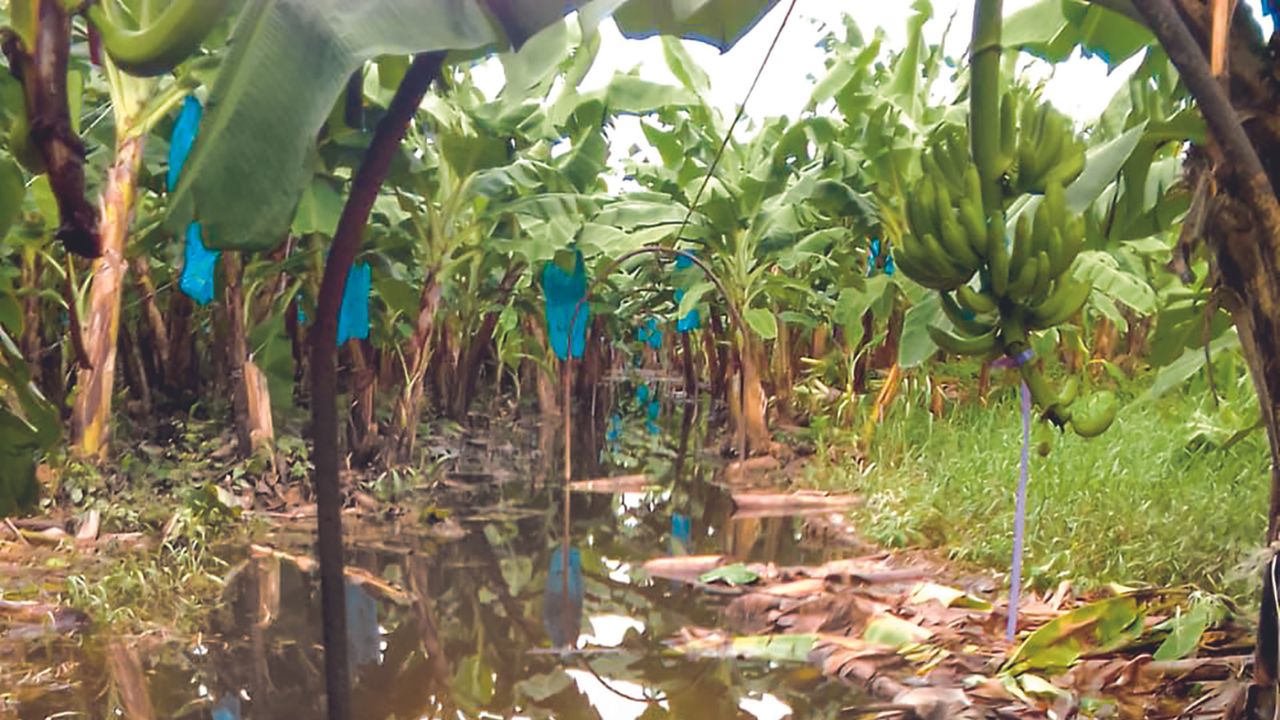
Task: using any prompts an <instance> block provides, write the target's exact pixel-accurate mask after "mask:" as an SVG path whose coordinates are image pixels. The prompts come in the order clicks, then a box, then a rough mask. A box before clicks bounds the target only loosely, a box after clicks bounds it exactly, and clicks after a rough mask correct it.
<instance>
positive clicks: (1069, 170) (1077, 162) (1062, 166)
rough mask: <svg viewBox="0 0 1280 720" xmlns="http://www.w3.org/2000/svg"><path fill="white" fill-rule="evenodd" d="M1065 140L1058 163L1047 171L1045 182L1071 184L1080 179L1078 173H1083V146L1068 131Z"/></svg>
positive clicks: (1068, 130)
mask: <svg viewBox="0 0 1280 720" xmlns="http://www.w3.org/2000/svg"><path fill="white" fill-rule="evenodd" d="M1065 132H1067V133H1068V137H1067V139H1066V140H1065V141H1064V142H1063V148H1062V151H1061V153H1060V154H1059V156H1058V162H1057V163H1056V164H1055V165H1054V166H1053V167H1052V168H1050V169H1049V172H1048V174H1047V175H1046V176H1045V181H1046V182H1058V183H1062V184H1064V185H1065V184H1067V183H1070V182H1073V181H1074V180H1075V179H1076V178H1078V177H1080V173H1082V172H1084V163H1085V155H1084V146H1083V145H1082V144H1081V143H1080V142H1079V140H1077V139H1076V137H1075V136H1074V135H1072V134H1070V133H1071V131H1070V129H1067V130H1066V131H1065Z"/></svg>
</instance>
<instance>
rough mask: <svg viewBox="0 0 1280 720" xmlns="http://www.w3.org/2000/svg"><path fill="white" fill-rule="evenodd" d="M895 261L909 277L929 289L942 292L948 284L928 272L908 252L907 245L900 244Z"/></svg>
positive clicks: (894, 257)
mask: <svg viewBox="0 0 1280 720" xmlns="http://www.w3.org/2000/svg"><path fill="white" fill-rule="evenodd" d="M893 261H894V263H895V264H896V265H897V266H898V268H899V269H901V270H902V272H903V273H905V274H906V276H907V277H909V278H911V279H912V280H913V281H915V282H917V283H919V284H921V285H923V286H925V287H927V288H930V289H932V290H941V289H942V288H943V287H944V286H945V285H946V284H947V283H945V282H942V281H941V280H940V279H939V278H938V277H937V276H935V275H933V274H932V273H930V272H929V271H928V270H926V269H925V268H924V266H923V265H921V264H920V262H919V261H918V259H917V258H916V256H915V255H914V254H913V253H912V252H910V251H909V250H907V247H906V245H905V243H899V244H898V248H897V250H896V251H895V252H894V254H893Z"/></svg>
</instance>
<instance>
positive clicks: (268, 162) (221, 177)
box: [168, 0, 777, 250]
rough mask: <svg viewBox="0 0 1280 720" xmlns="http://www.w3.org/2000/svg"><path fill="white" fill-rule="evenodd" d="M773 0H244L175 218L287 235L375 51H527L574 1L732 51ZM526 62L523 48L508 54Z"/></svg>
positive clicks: (212, 243) (640, 27)
mask: <svg viewBox="0 0 1280 720" xmlns="http://www.w3.org/2000/svg"><path fill="white" fill-rule="evenodd" d="M776 2H777V0H592V1H591V2H585V1H584V0H501V1H499V0H430V1H428V0H360V2H355V3H353V2H350V0H246V2H244V3H243V5H242V7H241V10H240V12H239V14H238V16H237V17H236V18H235V21H234V24H233V26H232V34H231V37H232V41H231V42H230V43H229V44H228V46H227V48H226V54H225V56H224V57H223V59H222V63H221V66H220V69H219V71H218V76H217V78H216V79H215V81H214V83H213V87H212V88H211V90H210V93H209V102H208V105H207V107H206V110H205V113H204V118H203V119H202V122H201V131H200V133H199V136H198V137H197V138H196V141H195V146H194V148H193V149H192V151H191V155H190V157H189V158H188V159H187V161H186V163H185V164H184V166H183V168H182V178H181V180H180V182H179V183H178V187H177V188H176V189H175V190H174V193H173V196H172V197H171V199H170V210H169V217H168V225H169V226H170V227H171V228H173V229H174V230H176V231H182V230H185V228H186V227H187V225H188V224H189V223H191V222H192V221H195V222H199V223H200V224H201V228H202V230H203V238H204V244H205V245H206V246H208V248H210V249H215V250H225V249H234V250H266V249H270V248H272V247H274V246H276V245H277V244H279V242H280V238H281V237H283V235H284V233H285V231H286V230H287V229H288V228H289V223H290V220H291V219H292V218H293V212H294V209H295V208H296V206H297V204H298V199H299V197H300V196H301V195H302V191H303V188H305V187H306V185H307V183H308V181H309V179H310V175H311V172H312V165H311V163H310V162H309V158H310V157H311V153H312V152H313V150H314V147H315V143H316V137H317V135H318V133H319V132H320V129H321V128H322V127H323V126H324V124H325V121H326V120H327V119H328V117H329V115H330V112H331V111H332V109H333V108H334V105H335V103H336V102H337V101H338V98H339V97H340V96H341V94H342V91H343V89H344V88H345V87H346V84H347V79H348V78H349V77H350V76H351V74H352V73H354V72H355V71H356V70H358V69H360V68H361V67H363V65H364V63H366V62H369V61H371V60H374V59H376V58H379V57H383V56H388V55H408V54H411V53H420V52H431V51H450V53H451V57H454V56H456V57H458V58H464V59H465V58H474V57H476V56H477V55H480V54H483V53H488V52H507V51H518V50H519V49H520V47H521V46H522V45H524V43H525V42H526V41H527V40H529V38H531V37H532V36H533V35H535V34H537V33H538V32H539V31H541V30H542V29H544V28H546V27H549V26H550V25H552V24H554V23H556V22H560V21H562V20H563V18H564V17H565V15H566V14H568V13H571V12H574V11H577V10H579V9H581V10H582V11H583V13H582V15H581V17H582V20H583V21H584V22H598V21H599V20H600V19H602V18H603V17H605V16H607V15H609V14H610V13H615V14H616V16H617V18H618V22H619V24H620V27H621V28H622V29H623V32H624V33H626V34H627V35H629V36H631V37H644V36H648V35H654V34H668V35H676V36H680V37H686V38H689V39H694V40H701V41H704V42H709V43H711V44H713V45H715V46H716V47H718V48H720V49H721V50H722V51H723V50H725V49H727V48H728V47H730V46H731V45H732V44H733V43H734V42H735V41H737V40H738V39H739V38H741V37H742V36H743V35H744V34H745V33H746V32H747V31H748V30H749V29H750V28H751V26H752V25H753V24H754V23H755V22H756V21H757V20H759V18H760V17H761V16H763V15H764V13H766V12H767V11H768V10H769V8H771V7H772V6H773V5H774V4H775V3H776ZM521 61H522V58H521V56H520V54H519V53H518V52H515V53H513V54H512V55H511V56H509V57H507V58H506V60H505V61H504V62H505V63H506V64H507V65H508V66H510V64H511V63H512V62H516V63H519V62H521ZM525 61H526V62H527V61H528V60H525ZM250 209H252V212H250V211H249V210H250Z"/></svg>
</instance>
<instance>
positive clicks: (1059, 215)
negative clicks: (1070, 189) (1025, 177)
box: [1041, 180, 1067, 228]
mask: <svg viewBox="0 0 1280 720" xmlns="http://www.w3.org/2000/svg"><path fill="white" fill-rule="evenodd" d="M1041 204H1042V205H1044V206H1045V211H1046V212H1047V213H1048V216H1049V224H1050V226H1051V227H1056V228H1061V227H1066V224H1067V193H1066V190H1064V189H1063V187H1062V183H1061V182H1058V181H1057V180H1050V181H1049V182H1047V183H1045V186H1044V199H1043V200H1042V201H1041Z"/></svg>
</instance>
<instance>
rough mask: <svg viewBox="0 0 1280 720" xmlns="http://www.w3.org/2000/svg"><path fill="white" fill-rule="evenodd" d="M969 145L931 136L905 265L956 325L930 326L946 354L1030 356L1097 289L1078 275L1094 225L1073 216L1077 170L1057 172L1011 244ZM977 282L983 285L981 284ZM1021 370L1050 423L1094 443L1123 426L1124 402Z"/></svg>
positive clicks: (955, 137)
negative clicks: (1040, 333)
mask: <svg viewBox="0 0 1280 720" xmlns="http://www.w3.org/2000/svg"><path fill="white" fill-rule="evenodd" d="M1052 125H1053V123H1050V126H1052ZM1072 142H1073V143H1074V140H1073V141H1072ZM966 148H967V143H966V142H965V138H964V136H963V131H955V130H951V131H944V132H942V133H940V134H938V135H936V136H935V137H934V138H932V139H931V142H930V144H929V146H928V147H926V149H925V152H924V155H923V157H922V165H923V168H924V177H923V178H922V179H921V181H920V183H919V184H918V185H917V186H916V187H915V189H914V190H915V191H914V192H912V193H911V194H910V195H909V196H908V197H907V200H906V216H907V225H908V230H909V231H908V232H907V233H905V234H904V236H903V238H902V239H901V241H900V242H899V247H898V249H897V253H896V259H897V262H898V265H899V266H900V267H901V268H902V270H903V272H905V273H906V274H907V275H908V276H909V277H911V279H912V280H915V281H916V282H918V283H920V284H921V285H924V286H925V287H928V288H931V289H934V290H937V291H938V295H939V298H940V300H941V305H942V310H943V312H944V313H945V314H946V316H947V318H948V319H950V321H951V324H952V326H953V327H954V331H951V330H945V329H943V328H940V327H937V326H933V325H931V326H930V327H929V328H928V332H929V335H930V337H931V338H932V339H933V341H934V343H935V344H936V345H937V346H938V347H940V348H942V349H943V350H945V351H948V352H951V353H955V354H959V355H994V354H1005V355H1008V356H1010V357H1022V356H1024V354H1025V353H1027V351H1028V348H1029V347H1030V340H1029V333H1031V332H1034V331H1037V330H1045V329H1048V328H1051V327H1053V326H1055V325H1058V324H1060V323H1062V322H1065V321H1067V320H1068V319H1070V318H1071V317H1072V316H1074V315H1075V314H1076V313H1078V312H1080V310H1081V308H1083V307H1084V304H1085V303H1086V302H1087V301H1088V299H1089V293H1090V291H1091V290H1092V285H1091V284H1090V283H1088V282H1083V281H1081V280H1078V279H1076V278H1075V275H1074V272H1073V269H1074V265H1075V261H1076V258H1077V256H1078V255H1079V254H1080V251H1081V250H1082V249H1083V247H1084V243H1085V224H1084V218H1083V217H1082V216H1080V215H1075V214H1072V213H1069V212H1068V210H1067V205H1066V192H1065V189H1064V183H1065V182H1068V181H1069V180H1070V179H1073V178H1072V177H1070V175H1071V173H1069V172H1066V173H1064V172H1062V171H1061V170H1055V169H1054V168H1049V169H1048V170H1047V171H1044V173H1042V175H1041V176H1040V177H1039V179H1038V182H1039V183H1040V184H1041V186H1042V188H1043V193H1044V194H1043V195H1042V196H1041V197H1040V200H1039V203H1038V204H1037V205H1035V207H1034V209H1030V208H1028V209H1027V210H1024V211H1023V212H1022V214H1021V215H1020V216H1019V217H1018V218H1017V220H1016V221H1015V222H1014V228H1013V232H1012V240H1010V239H1009V234H1010V233H1009V232H1008V229H1007V224H1006V219H1005V214H1004V212H1003V211H998V212H995V213H992V214H991V215H990V216H987V217H984V214H983V210H982V207H983V206H982V200H981V198H982V193H981V182H980V179H979V177H978V171H977V168H976V167H975V166H974V164H973V163H972V162H971V161H970V160H969V154H968V151H967V149H966ZM1081 160H1083V155H1081ZM1074 172H1076V174H1078V170H1077V171H1074ZM975 275H977V276H979V279H980V281H981V282H980V283H972V282H971V281H972V280H973V278H974V276H975ZM1020 371H1021V373H1022V377H1023V380H1024V381H1025V382H1026V383H1027V387H1028V389H1029V390H1030V391H1031V395H1032V398H1033V399H1034V400H1035V403H1036V404H1037V405H1038V406H1039V407H1040V408H1041V409H1042V410H1043V412H1044V416H1045V418H1046V419H1048V420H1050V421H1051V422H1053V423H1054V424H1055V425H1057V426H1058V427H1063V426H1065V425H1066V424H1068V423H1070V424H1071V426H1072V428H1073V429H1074V430H1075V431H1076V433H1077V434H1079V435H1081V436H1083V437H1093V436H1095V435H1098V434H1100V433H1102V432H1103V431H1105V430H1106V429H1107V427H1109V426H1110V425H1111V422H1112V420H1114V418H1115V413H1116V409H1117V401H1116V398H1115V396H1114V395H1112V394H1110V393H1105V392H1104V393H1096V394H1094V395H1093V396H1091V397H1090V398H1089V399H1088V400H1087V401H1077V394H1078V390H1079V385H1078V381H1076V380H1075V379H1071V380H1069V381H1068V382H1067V383H1066V384H1065V385H1064V386H1063V388H1062V390H1061V392H1054V391H1053V389H1052V388H1051V387H1050V386H1049V383H1048V381H1047V380H1046V379H1045V377H1044V376H1043V375H1042V374H1041V373H1040V371H1039V369H1038V368H1037V367H1036V366H1035V364H1033V363H1028V362H1023V363H1022V364H1021V365H1020Z"/></svg>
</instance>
